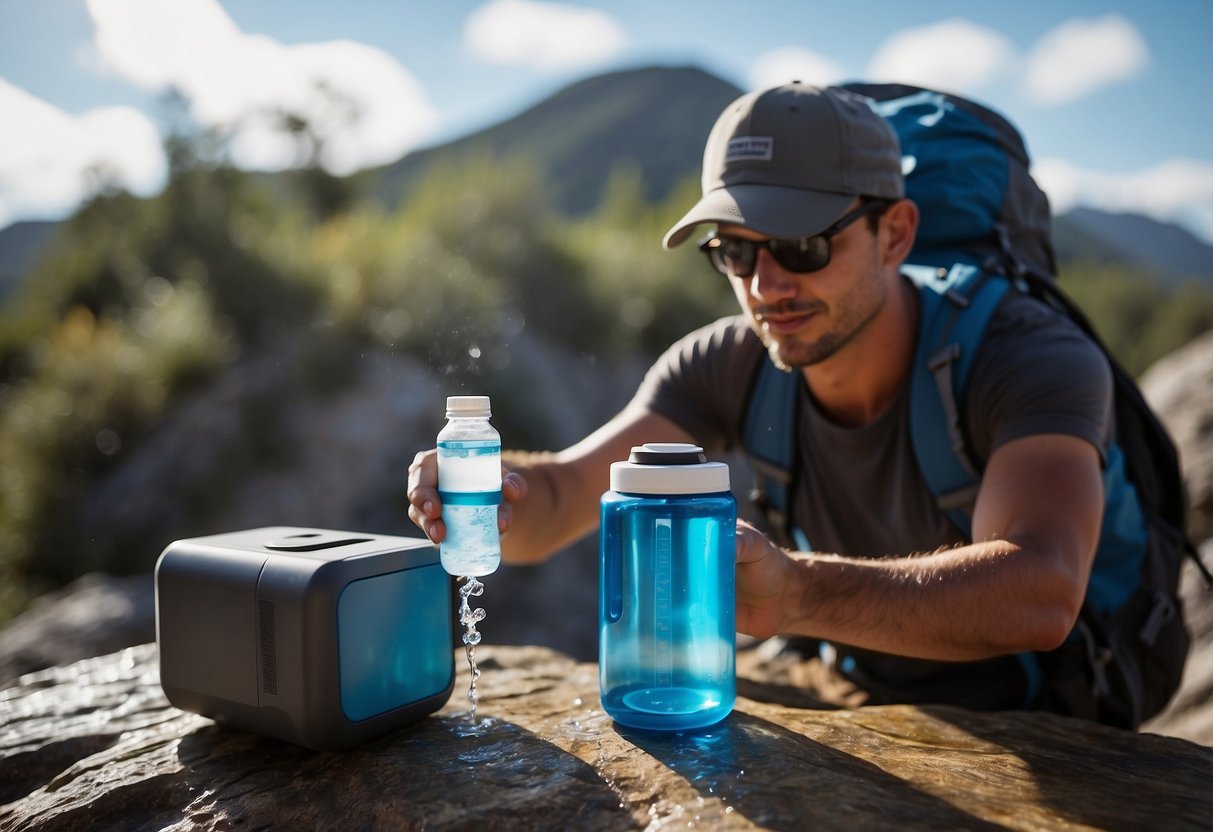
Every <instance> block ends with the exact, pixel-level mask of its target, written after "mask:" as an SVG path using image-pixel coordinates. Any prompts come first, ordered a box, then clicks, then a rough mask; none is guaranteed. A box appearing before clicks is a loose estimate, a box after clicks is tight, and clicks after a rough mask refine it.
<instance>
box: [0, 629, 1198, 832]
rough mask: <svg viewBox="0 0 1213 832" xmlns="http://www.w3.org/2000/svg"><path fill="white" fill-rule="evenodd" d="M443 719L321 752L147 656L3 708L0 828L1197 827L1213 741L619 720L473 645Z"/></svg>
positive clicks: (591, 682) (775, 695)
mask: <svg viewBox="0 0 1213 832" xmlns="http://www.w3.org/2000/svg"><path fill="white" fill-rule="evenodd" d="M480 657H481V667H482V668H483V670H484V675H483V676H482V677H481V679H480V690H481V704H480V712H479V715H478V718H477V719H476V720H475V721H473V720H471V719H470V717H469V716H468V714H467V708H466V699H465V698H464V697H463V696H462V692H463V691H465V690H466V687H467V681H468V677H467V671H466V667H464V663H463V662H460V663H459V666H460V667H461V668H463V669H462V670H461V674H460V678H459V679H457V680H456V687H455V694H454V695H453V696H452V698H451V701H450V702H449V703H448V704H447V705H446V707H445V708H443V709H442V710H441V711H440V712H439V713H437V714H435V715H433V716H431V717H429V718H427V719H424V720H422V721H420V722H418V723H416V724H414V725H411V726H409V727H406V728H404V729H402V730H399V731H397V732H394V733H392V734H389V735H386V736H384V737H381V738H379V739H377V740H375V741H373V742H370V743H368V744H366V745H363V746H360V747H358V748H356V749H353V750H351V751H346V752H342V753H319V752H313V751H309V750H307V749H303V748H299V747H295V746H292V745H287V744H284V743H281V742H278V741H275V740H270V739H265V738H262V737H258V736H255V735H251V734H245V733H241V732H239V731H236V730H233V729H229V728H225V727H222V726H219V725H216V724H215V723H213V722H211V721H210V720H208V719H205V718H203V717H200V716H196V715H193V714H189V713H185V712H183V711H180V710H177V709H176V708H173V707H172V706H170V705H169V704H168V702H167V701H166V700H165V698H164V696H163V694H162V692H161V690H160V686H159V679H158V669H157V668H158V665H157V656H156V648H155V645H150V644H148V645H141V646H138V647H134V648H131V649H128V650H124V651H122V652H119V653H113V654H110V655H107V656H102V657H99V658H95V659H88V660H85V661H82V662H78V663H76V664H73V665H68V666H62V667H57V668H51V669H48V670H43V671H39V672H37V673H33V674H29V675H26V676H24V677H22V678H21V679H20V680H19V682H18V684H17V685H16V687H13V688H11V689H9V690H7V691H5V692H3V693H0V802H3V805H2V806H0V830H18V829H20V830H51V829H54V830H74V829H89V830H95V829H123V830H142V829H148V830H151V829H157V830H160V829H171V830H195V829H223V830H230V829H249V830H253V829H270V828H274V829H292V830H297V829H393V830H395V829H422V828H424V829H477V830H491V829H511V830H513V829H519V828H528V829H533V828H542V829H610V830H616V829H662V828H673V827H677V828H680V829H683V828H688V827H706V828H710V829H753V828H768V829H846V830H851V829H856V828H859V829H865V830H866V829H896V830H905V829H915V828H931V829H977V828H1011V829H1080V828H1081V829H1089V828H1100V829H1125V828H1132V829H1145V828H1168V829H1185V828H1191V829H1201V830H1206V829H1208V823H1209V819H1210V818H1211V817H1213V749H1210V748H1207V747H1204V746H1201V745H1197V744H1195V743H1192V742H1188V741H1186V740H1181V739H1175V738H1170V737H1162V736H1157V735H1152V734H1136V733H1131V732H1128V731H1119V730H1116V729H1111V728H1106V727H1102V726H1098V725H1092V724H1088V723H1084V722H1080V721H1076V720H1070V719H1064V718H1060V717H1054V716H1049V715H1044V714H1029V713H998V714H981V713H972V712H966V711H963V710H959V709H954V708H944V707H930V708H920V707H910V706H889V707H870V708H859V709H853V710H815V709H804V708H792V707H787V706H785V705H780V704H776V703H778V702H779V701H781V700H785V699H786V696H785V692H784V691H781V690H779V689H778V688H776V687H773V686H769V685H764V684H759V683H756V682H753V681H747V680H744V679H743V680H741V681H740V689H741V691H742V693H743V694H744V695H743V696H742V697H740V698H739V699H738V703H737V708H736V710H735V711H734V713H733V715H732V716H731V717H729V719H727V720H726V721H725V722H723V723H721V724H720V725H718V726H716V727H714V728H713V729H710V730H707V731H702V732H698V733H687V734H674V735H668V736H663V735H655V734H646V733H641V732H634V731H628V730H625V729H621V728H620V727H618V726H616V725H615V724H614V723H613V722H612V721H611V720H610V718H609V717H607V716H606V715H605V714H604V713H603V711H602V710H601V708H600V707H599V703H598V695H597V675H596V665H594V664H590V663H578V662H575V661H573V660H571V659H569V658H567V657H565V656H564V655H562V654H560V653H556V652H553V651H550V650H547V649H542V648H534V647H487V648H482V650H481V651H480Z"/></svg>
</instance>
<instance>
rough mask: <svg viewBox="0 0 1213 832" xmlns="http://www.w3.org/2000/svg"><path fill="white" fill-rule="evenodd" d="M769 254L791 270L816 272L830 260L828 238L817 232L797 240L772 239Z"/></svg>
mask: <svg viewBox="0 0 1213 832" xmlns="http://www.w3.org/2000/svg"><path fill="white" fill-rule="evenodd" d="M770 249H771V254H773V255H774V256H775V260H776V261H778V262H779V265H781V266H783V267H784V268H785V269H787V270H788V271H791V272H800V273H802V274H803V273H806V272H816V271H820V270H821V269H824V268H825V267H826V266H827V265H829V262H830V239H829V237H826V236H823V235H821V234H818V235H817V236H815V237H802V238H800V239H799V240H772V241H771V244H770Z"/></svg>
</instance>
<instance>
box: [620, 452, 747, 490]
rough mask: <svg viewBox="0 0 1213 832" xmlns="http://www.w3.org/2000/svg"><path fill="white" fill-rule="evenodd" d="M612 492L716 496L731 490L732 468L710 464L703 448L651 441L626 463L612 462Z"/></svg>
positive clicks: (634, 453) (719, 463)
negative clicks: (730, 470) (730, 471)
mask: <svg viewBox="0 0 1213 832" xmlns="http://www.w3.org/2000/svg"><path fill="white" fill-rule="evenodd" d="M611 490H612V491H621V492H624V493H626V494H717V493H719V492H721V491H728V490H729V466H728V465H726V464H725V463H723V462H708V458H707V457H706V456H705V455H704V453H703V448H701V447H699V446H698V445H690V444H686V443H683V442H648V443H645V444H644V445H637V446H636V447H634V448H632V453H631V454H630V455H629V456H628V461H627V462H612V463H611Z"/></svg>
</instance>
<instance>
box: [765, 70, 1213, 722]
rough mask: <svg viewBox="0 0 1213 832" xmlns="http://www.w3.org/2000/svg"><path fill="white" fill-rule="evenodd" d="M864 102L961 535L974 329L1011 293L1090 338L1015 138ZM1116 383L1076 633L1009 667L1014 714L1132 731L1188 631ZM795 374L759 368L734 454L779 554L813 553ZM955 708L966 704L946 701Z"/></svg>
mask: <svg viewBox="0 0 1213 832" xmlns="http://www.w3.org/2000/svg"><path fill="white" fill-rule="evenodd" d="M844 89H847V90H849V91H851V92H853V93H857V94H859V95H863V96H866V97H867V98H869V99H870V101H871V103H872V106H873V108H874V109H875V110H876V111H877V112H879V113H880V114H881V115H882V116H884V117H885V119H887V120H888V121H889V123H890V124H891V125H892V126H893V128H894V131H895V132H896V133H897V135H898V137H899V138H900V141H901V149H902V158H903V168H904V169H905V170H906V195H907V196H908V197H909V198H910V199H912V200H913V201H914V202H916V203H917V204H918V206H919V209H920V211H921V221H920V226H919V234H918V238H917V241H916V243H915V247H914V250H913V251H912V252H911V254H910V256H909V258H907V265H905V266H904V267H903V271H904V272H905V273H906V274H907V275H908V276H909V277H910V278H911V279H912V280H913V281H914V283H915V284H916V285H917V286H918V288H919V290H920V291H919V297H920V301H921V303H920V309H921V312H922V320H921V322H920V326H919V336H918V343H917V345H916V352H915V356H914V362H913V367H912V371H911V372H912V377H911V380H910V419H911V434H912V440H913V446H914V453H915V457H916V460H917V462H918V467H919V469H920V470H921V472H922V474H923V476H924V478H925V480H926V482H927V484H928V486H929V487H930V489H931V491H932V493H933V494H934V495H935V498H936V501H937V504H938V506H939V508H940V509H941V510H942V511H944V512H945V513H946V514H947V515H948V516H949V517H950V518H951V520H952V522H953V523H954V524H955V525H956V527H957V528H958V529H960V530H961V531H962V532H964V534H965V535H966V537H970V526H971V522H970V513H971V510H972V506H973V502H974V500H975V497H976V494H977V490H978V485H979V482H980V477H981V474H980V462H979V461H978V460H975V459H973V457H972V454H971V453H970V451H969V447H968V443H967V441H966V437H965V425H964V424H963V419H962V416H961V408H960V407H959V405H958V403H959V402H961V401H963V392H964V389H965V381H966V378H967V375H968V372H969V370H970V367H971V364H972V359H973V356H974V355H975V353H976V352H977V348H978V346H979V345H980V343H981V340H982V337H983V335H984V332H985V329H986V325H987V323H988V322H989V320H990V318H991V317H992V315H993V313H994V311H995V309H996V308H997V307H998V305H999V303H1000V301H1001V300H1002V299H1003V297H1004V296H1005V295H1006V293H1007V292H1012V291H1018V292H1024V293H1027V294H1029V295H1031V296H1033V297H1036V298H1038V299H1039V300H1041V301H1042V302H1044V303H1047V304H1048V305H1050V306H1052V307H1053V308H1055V309H1057V310H1059V311H1061V312H1062V313H1064V314H1065V315H1067V316H1069V317H1070V318H1071V319H1073V320H1074V321H1075V322H1076V323H1077V324H1078V325H1079V326H1080V327H1081V328H1082V329H1083V331H1084V332H1086V334H1087V335H1088V336H1089V337H1090V338H1091V339H1092V340H1093V341H1094V342H1095V343H1096V344H1097V345H1099V346H1100V348H1101V349H1103V351H1104V353H1105V355H1107V354H1108V351H1107V349H1106V348H1105V347H1104V345H1103V343H1102V342H1101V340H1100V339H1099V337H1098V336H1097V334H1096V333H1095V331H1094V329H1093V327H1092V326H1091V324H1090V323H1089V321H1088V320H1087V319H1086V317H1085V316H1084V315H1083V314H1082V313H1081V311H1080V310H1079V309H1078V308H1077V307H1076V306H1075V305H1074V303H1073V302H1072V301H1070V299H1069V298H1068V297H1067V296H1066V295H1065V294H1064V292H1063V291H1062V290H1061V289H1060V288H1059V287H1058V286H1057V283H1056V281H1055V279H1054V275H1055V273H1056V266H1055V261H1054V255H1053V247H1052V241H1051V226H1052V220H1051V216H1050V213H1049V207H1048V202H1047V200H1046V198H1045V195H1044V193H1043V192H1042V191H1041V190H1040V188H1039V187H1038V186H1037V185H1036V183H1035V182H1034V181H1033V179H1032V177H1031V175H1030V173H1029V169H1028V164H1029V163H1028V155H1027V151H1026V149H1025V147H1024V143H1023V139H1022V138H1021V137H1020V135H1019V132H1018V131H1017V130H1016V129H1015V128H1014V127H1013V126H1012V125H1011V124H1010V123H1009V122H1008V121H1007V120H1006V119H1005V118H1003V117H1002V116H1000V115H998V114H997V113H994V112H993V111H991V110H989V109H987V108H985V107H983V106H981V105H978V104H976V103H974V102H972V101H968V100H966V99H963V98H960V97H958V96H955V95H948V94H944V93H939V92H934V91H931V90H926V89H922V88H919V87H912V86H908V85H903V84H848V85H846V86H845V87H844ZM1108 361H1109V363H1110V364H1111V366H1112V370H1113V375H1114V379H1115V419H1116V428H1117V430H1116V442H1115V444H1114V445H1113V446H1112V447H1111V448H1109V451H1108V460H1107V466H1106V469H1105V471H1104V488H1105V494H1106V495H1107V500H1106V505H1105V510H1104V519H1103V526H1102V528H1101V530H1100V541H1099V546H1098V550H1097V552H1096V558H1095V564H1094V568H1093V571H1092V576H1091V581H1090V584H1089V586H1088V589H1087V596H1086V599H1085V601H1084V604H1083V608H1082V612H1081V614H1080V616H1079V620H1078V624H1077V625H1076V627H1075V628H1074V631H1073V632H1072V633H1071V635H1070V638H1069V639H1068V640H1067V642H1066V644H1065V645H1063V647H1062V648H1060V649H1058V650H1055V651H1051V652H1050V653H1041V654H1036V653H1025V654H1021V655H1020V656H1018V658H1019V660H1020V662H1021V664H1022V666H1023V669H1024V671H1025V675H1026V679H1027V682H1028V696H1027V700H1026V701H1025V703H1024V706H1025V707H1030V708H1031V707H1047V708H1049V709H1051V710H1056V711H1059V712H1062V713H1067V714H1071V715H1075V716H1082V717H1086V718H1090V719H1097V720H1099V721H1102V722H1105V723H1108V724H1112V725H1119V726H1122V727H1126V728H1136V727H1137V726H1138V725H1140V724H1141V722H1142V721H1144V720H1145V719H1148V718H1149V717H1151V716H1153V715H1154V714H1156V713H1157V712H1158V711H1160V710H1161V709H1162V708H1163V707H1164V706H1165V705H1166V703H1167V702H1168V701H1169V700H1170V698H1171V696H1172V695H1173V694H1174V692H1175V689H1176V688H1177V687H1178V686H1179V681H1180V677H1181V675H1182V672H1183V665H1184V661H1185V659H1186V657H1187V653H1188V646H1189V635H1188V632H1187V629H1186V628H1185V626H1184V622H1183V616H1182V614H1181V607H1180V600H1179V597H1178V593H1177V586H1178V583H1179V573H1180V567H1181V565H1182V561H1183V558H1184V556H1185V554H1186V555H1188V556H1190V557H1191V558H1193V559H1194V560H1195V561H1196V563H1197V564H1198V566H1199V569H1200V571H1201V573H1202V574H1203V575H1204V577H1205V581H1206V584H1208V585H1209V586H1213V575H1210V573H1209V571H1208V570H1207V569H1206V568H1205V567H1204V565H1203V564H1202V563H1201V561H1200V559H1199V556H1198V555H1197V552H1196V548H1195V546H1193V544H1192V542H1191V541H1190V540H1189V539H1188V537H1187V536H1186V533H1185V528H1186V514H1187V505H1188V503H1187V499H1186V495H1185V490H1184V484H1183V478H1182V475H1181V471H1180V465H1179V459H1178V455H1177V453H1176V450H1175V446H1174V444H1173V443H1172V441H1171V439H1170V437H1169V436H1168V434H1167V432H1166V430H1165V429H1164V428H1163V426H1162V425H1161V423H1160V422H1159V420H1158V418H1157V417H1156V416H1155V414H1154V413H1153V412H1152V411H1151V410H1150V408H1149V407H1148V405H1147V404H1146V402H1145V400H1144V398H1143V397H1142V395H1141V392H1140V391H1139V390H1138V388H1137V386H1136V384H1135V383H1134V381H1133V379H1132V377H1131V376H1130V375H1129V374H1128V373H1127V372H1126V371H1125V370H1124V369H1123V368H1122V367H1121V366H1120V365H1119V364H1118V363H1117V362H1116V361H1115V360H1114V359H1113V357H1112V356H1111V355H1108ZM799 384H800V376H799V374H797V373H785V372H782V371H780V370H778V369H777V368H775V366H774V365H773V364H771V362H770V361H767V360H765V359H764V360H763V361H762V362H761V365H760V368H759V370H758V371H757V373H756V375H755V378H754V381H753V383H752V387H751V391H750V399H749V405H748V408H747V415H746V420H745V424H744V426H743V445H744V448H745V451H746V454H747V456H748V458H749V460H750V462H751V464H752V466H753V468H754V470H755V472H756V475H757V477H756V485H755V490H754V494H753V497H754V500H755V502H756V503H757V505H758V506H759V507H760V508H761V509H763V510H764V511H765V512H766V515H767V518H768V520H769V522H770V525H771V526H772V531H773V532H774V533H775V534H776V536H777V537H781V538H782V542H783V543H784V544H785V545H794V546H796V547H797V548H800V549H809V548H810V546H809V541H808V540H807V539H806V537H805V536H804V534H803V533H802V532H801V530H799V529H797V528H795V527H794V526H793V524H791V523H790V522H789V507H790V502H789V501H790V495H791V493H792V489H793V486H794V485H795V479H796V472H795V470H794V467H793V464H792V460H795V459H796V458H797V448H796V437H795V430H794V426H795V424H796V419H797V414H796V401H797V390H798V385H799ZM958 704H963V703H958Z"/></svg>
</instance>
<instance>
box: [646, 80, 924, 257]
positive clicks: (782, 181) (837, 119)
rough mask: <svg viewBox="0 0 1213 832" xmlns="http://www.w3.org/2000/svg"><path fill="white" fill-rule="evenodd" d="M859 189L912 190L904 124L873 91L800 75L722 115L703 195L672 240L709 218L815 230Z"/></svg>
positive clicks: (789, 231)
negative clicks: (897, 127)
mask: <svg viewBox="0 0 1213 832" xmlns="http://www.w3.org/2000/svg"><path fill="white" fill-rule="evenodd" d="M858 196H873V197H883V198H886V199H898V198H901V197H903V196H905V182H904V179H903V178H902V174H901V146H900V144H899V143H898V141H897V134H896V133H894V132H893V128H892V127H890V126H889V124H888V122H886V121H885V120H884V119H883V118H882V117H881V116H880V115H879V114H878V113H876V111H874V110H873V109H872V108H871V106H869V104H868V99H866V98H864V97H862V96H858V95H855V94H853V93H850V92H848V91H846V90H842V89H839V88H837V87H825V88H821V87H813V86H809V85H807V84H801V83H799V82H793V83H791V84H786V85H784V86H780V87H773V88H770V89H765V90H757V91H755V92H751V93H747V94H746V95H743V96H741V97H740V98H738V99H737V100H736V101H734V102H733V103H732V104H730V105H729V106H728V107H726V108H725V111H724V112H723V113H722V114H721V115H720V118H718V119H717V120H716V125H715V126H714V127H713V128H712V132H711V134H709V136H708V143H707V146H706V147H705V148H704V152H703V197H702V198H701V199H700V200H699V202H697V203H696V204H695V207H693V208H692V209H691V210H690V211H688V212H687V214H686V216H684V217H683V218H682V219H681V220H679V221H678V223H677V224H676V225H675V226H674V227H673V228H672V229H670V231H669V233H668V234H666V235H665V240H664V242H663V245H664V246H665V247H666V248H673V247H674V246H677V245H679V244H681V243H682V242H684V241H685V240H686V239H687V237H689V236H690V235H691V232H692V231H693V230H694V227H695V226H696V225H699V224H700V223H709V222H711V223H731V224H735V225H741V226H745V227H746V228H749V229H752V230H753V231H757V232H758V233H759V234H764V235H766V236H768V237H782V238H795V237H808V236H810V235H812V234H816V233H818V232H820V231H824V230H825V229H826V228H828V227H829V226H830V224H831V223H833V222H834V221H835V220H837V219H838V218H839V217H840V216H841V215H842V214H843V212H845V211H846V209H847V208H848V207H850V205H851V203H852V202H854V201H855V198H856V197H858Z"/></svg>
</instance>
